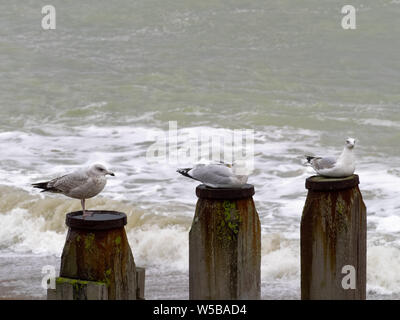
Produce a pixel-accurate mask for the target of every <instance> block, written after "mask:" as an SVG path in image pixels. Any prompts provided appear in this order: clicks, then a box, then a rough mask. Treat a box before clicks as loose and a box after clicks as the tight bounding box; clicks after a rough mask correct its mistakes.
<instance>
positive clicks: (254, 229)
mask: <svg viewBox="0 0 400 320" xmlns="http://www.w3.org/2000/svg"><path fill="white" fill-rule="evenodd" d="M196 195H197V196H198V198H199V199H198V201H197V205H196V213H195V216H194V219H193V223H192V227H191V230H190V233H189V298H190V299H193V300H200V299H207V300H217V299H260V294H261V289H260V288H261V286H260V266H261V227H260V220H259V217H258V214H257V211H256V208H255V206H254V202H253V199H252V196H253V195H254V187H253V186H252V185H250V184H246V185H244V186H243V187H241V188H223V189H214V188H208V187H206V186H205V185H199V186H198V187H197V188H196Z"/></svg>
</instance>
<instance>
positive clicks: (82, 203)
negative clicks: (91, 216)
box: [81, 199, 87, 217]
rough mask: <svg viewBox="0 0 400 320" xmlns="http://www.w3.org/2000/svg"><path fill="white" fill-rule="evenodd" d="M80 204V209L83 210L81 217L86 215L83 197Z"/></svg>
mask: <svg viewBox="0 0 400 320" xmlns="http://www.w3.org/2000/svg"><path fill="white" fill-rule="evenodd" d="M81 205H82V210H83V217H86V216H87V214H86V211H85V199H81Z"/></svg>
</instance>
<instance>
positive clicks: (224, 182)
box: [177, 162, 248, 188]
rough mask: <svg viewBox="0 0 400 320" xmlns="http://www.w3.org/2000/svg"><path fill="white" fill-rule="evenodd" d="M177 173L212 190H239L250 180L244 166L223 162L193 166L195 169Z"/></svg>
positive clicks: (181, 170) (182, 170) (179, 170)
mask: <svg viewBox="0 0 400 320" xmlns="http://www.w3.org/2000/svg"><path fill="white" fill-rule="evenodd" d="M177 172H179V173H180V174H182V175H184V176H185V177H188V178H191V179H194V180H197V181H200V182H202V183H203V184H205V185H206V186H208V187H211V188H239V187H241V186H243V185H245V184H246V183H247V179H248V175H247V174H245V172H244V169H243V166H242V165H235V164H233V165H231V164H226V163H223V162H219V163H210V164H202V163H201V164H197V165H195V166H193V168H185V169H178V170H177Z"/></svg>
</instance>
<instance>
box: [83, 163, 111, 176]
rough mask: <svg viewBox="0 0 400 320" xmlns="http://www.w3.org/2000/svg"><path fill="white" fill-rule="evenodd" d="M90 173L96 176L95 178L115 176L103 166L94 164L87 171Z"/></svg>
mask: <svg viewBox="0 0 400 320" xmlns="http://www.w3.org/2000/svg"><path fill="white" fill-rule="evenodd" d="M89 171H90V173H92V174H94V175H96V176H106V175H110V176H113V177H114V176H115V174H114V173H113V172H111V171H108V170H107V169H106V167H105V166H103V165H102V164H94V165H92V166H91V167H90V169H89Z"/></svg>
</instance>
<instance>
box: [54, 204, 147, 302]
mask: <svg viewBox="0 0 400 320" xmlns="http://www.w3.org/2000/svg"><path fill="white" fill-rule="evenodd" d="M126 223H127V217H126V215H125V214H124V213H121V212H115V211H93V215H92V216H91V217H87V218H85V219H83V218H82V211H77V212H71V213H68V214H67V217H66V224H67V226H68V228H69V229H68V235H67V239H66V242H65V245H64V250H63V253H62V257H61V268H60V277H58V278H57V279H56V289H53V290H52V289H49V290H48V299H49V300H53V299H57V300H92V299H93V300H136V299H144V272H145V271H144V269H143V268H136V266H135V262H134V258H133V255H132V251H131V248H130V246H129V243H128V239H127V237H126V233H125V228H124V226H125V225H126ZM138 284H140V286H138Z"/></svg>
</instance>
